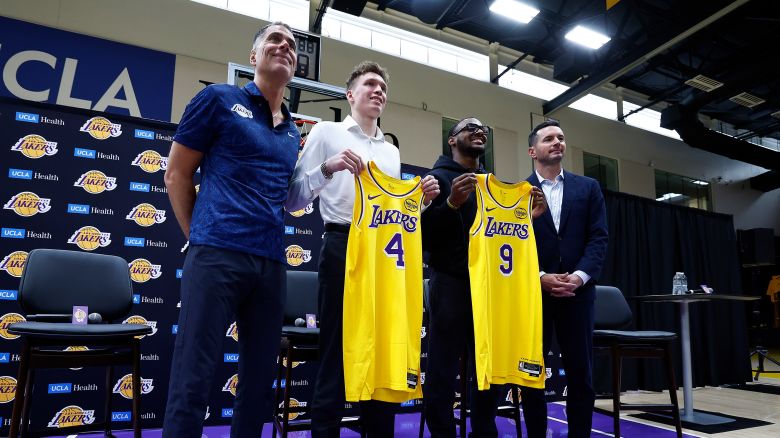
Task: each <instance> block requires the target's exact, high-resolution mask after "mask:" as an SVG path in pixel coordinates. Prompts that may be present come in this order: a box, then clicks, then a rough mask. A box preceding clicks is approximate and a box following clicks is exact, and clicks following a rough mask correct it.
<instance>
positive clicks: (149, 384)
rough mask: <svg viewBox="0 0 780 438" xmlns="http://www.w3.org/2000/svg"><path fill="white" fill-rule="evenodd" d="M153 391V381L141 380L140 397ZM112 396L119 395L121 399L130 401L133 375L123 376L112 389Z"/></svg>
mask: <svg viewBox="0 0 780 438" xmlns="http://www.w3.org/2000/svg"><path fill="white" fill-rule="evenodd" d="M153 389H154V379H144V378H141V395H144V394H149V393H150V392H152V390H153ZM113 393H114V394H119V395H121V396H122V397H124V398H126V399H128V400H132V399H133V375H132V374H125V375H124V376H123V377H122V378H120V379H119V380H118V381H117V382H116V384H115V385H114V389H113Z"/></svg>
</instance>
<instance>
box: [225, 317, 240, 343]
mask: <svg viewBox="0 0 780 438" xmlns="http://www.w3.org/2000/svg"><path fill="white" fill-rule="evenodd" d="M225 337H226V338H233V340H234V341H236V342H238V327H236V323H235V322H234V323H233V324H230V327H228V329H227V332H225Z"/></svg>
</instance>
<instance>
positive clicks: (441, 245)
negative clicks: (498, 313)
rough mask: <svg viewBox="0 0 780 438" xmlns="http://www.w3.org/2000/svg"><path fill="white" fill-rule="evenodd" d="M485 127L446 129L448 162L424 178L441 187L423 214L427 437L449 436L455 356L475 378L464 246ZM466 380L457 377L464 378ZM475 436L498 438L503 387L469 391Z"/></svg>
mask: <svg viewBox="0 0 780 438" xmlns="http://www.w3.org/2000/svg"><path fill="white" fill-rule="evenodd" d="M489 134H490V128H488V127H487V126H484V125H483V124H482V122H480V121H479V120H478V119H476V118H473V117H468V118H465V119H463V120H460V121H459V122H458V123H456V124H455V125H454V126H453V127H452V128H451V129H450V131H449V135H448V139H447V143H448V144H449V146H450V150H451V152H452V157H449V156H446V155H442V156H440V157H439V159H438V160H437V161H436V163H435V164H434V166H433V170H431V172H430V173H429V175H433V176H434V177H435V178H436V179H437V180H438V181H439V189H440V195H439V196H438V197H437V198H435V199H434V200H433V202H432V203H431V205H430V207H428V208H427V209H426V210H425V211H423V213H422V229H423V250H425V251H426V252H427V253H428V255H429V257H428V266H429V267H430V268H431V278H430V281H429V296H428V312H429V313H428V321H429V326H430V330H429V337H428V366H427V371H426V374H425V386H424V400H425V418H426V421H427V423H428V429H429V430H430V432H431V436H432V437H454V436H455V421H454V418H453V412H452V406H453V402H454V395H455V379H456V377H457V374H458V358H459V357H460V356H461V355H462V354H463V353H464V351H466V352H467V354H468V361H469V362H470V367H469V368H470V369H469V370H468V371H467V373H468V375H469V376H473V375H474V324H473V323H472V313H471V287H470V284H469V267H468V242H469V238H468V235H469V228H470V227H471V224H472V222H474V217H475V216H476V213H477V202H476V198H475V196H474V195H473V192H474V190H475V187H476V183H477V178H476V175H475V174H476V173H485V170H484V169H483V168H482V166H481V165H480V164H479V157H480V156H481V155H482V154H484V153H485V145H486V144H487V141H488V135H489ZM534 199H535V201H534V208H533V212H532V215H533V217H537V216H539V215H541V214H542V212H543V211H544V210H545V204H544V195H543V194H542V191H541V190H539V189H538V188H535V189H534ZM464 377H465V376H462V378H464ZM470 388H471V397H470V398H469V399H470V401H471V402H470V406H471V429H472V433H471V436H472V437H495V436H498V430H497V428H496V423H495V417H496V411H497V406H498V395H499V392H500V386H493V387H491V389H490V390H487V391H478V390H477V383H476V381H475V380H472V382H471V385H470Z"/></svg>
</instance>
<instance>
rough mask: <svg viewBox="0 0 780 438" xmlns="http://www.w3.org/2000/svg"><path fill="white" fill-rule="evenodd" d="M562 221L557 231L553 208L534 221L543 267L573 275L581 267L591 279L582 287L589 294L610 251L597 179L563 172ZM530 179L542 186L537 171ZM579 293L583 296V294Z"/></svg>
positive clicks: (529, 180)
mask: <svg viewBox="0 0 780 438" xmlns="http://www.w3.org/2000/svg"><path fill="white" fill-rule="evenodd" d="M563 178H564V179H563V201H562V205H561V222H560V226H559V229H558V231H555V224H554V223H553V219H552V214H551V213H550V209H549V208H548V209H547V211H545V212H544V214H543V215H541V216H540V217H539V218H537V219H535V220H534V234H535V235H536V250H537V253H538V255H539V269H540V270H542V271H544V272H547V273H551V274H554V273H563V272H568V273H569V274H571V273H573V272H574V271H577V270H580V271H583V272H585V273H586V274H588V275H590V277H591V279H590V280H589V281H588V283H587V284H584V285H583V286H582V287H581V288H580V289H581V290H582V292H585V294H586V295H590V294H589V293H588V292H591V291H592V290H593V286H595V284H596V282H597V281H598V278H599V276H600V275H601V267H602V265H603V264H604V256H605V255H606V253H607V241H608V236H607V213H606V206H605V204H604V196H603V195H602V194H601V188H600V187H599V184H598V182H596V180H594V179H593V178H588V177H586V176H580V175H575V174H573V173H570V172H567V171H565V170H564V171H563ZM527 181H528V182H530V183H531V184H533V185H535V186H536V187H540V188H541V185H540V183H539V179H538V178H537V177H536V172H534V173H532V174H531V176H529V177H528V180H527ZM577 295H580V294H579V293H578V294H577Z"/></svg>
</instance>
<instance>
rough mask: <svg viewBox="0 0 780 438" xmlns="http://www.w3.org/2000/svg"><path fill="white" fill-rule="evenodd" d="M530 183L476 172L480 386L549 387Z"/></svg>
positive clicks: (474, 289) (473, 251) (474, 264)
mask: <svg viewBox="0 0 780 438" xmlns="http://www.w3.org/2000/svg"><path fill="white" fill-rule="evenodd" d="M532 187H533V186H532V185H531V184H530V183H528V182H521V183H517V184H506V183H503V182H501V181H499V180H498V179H496V177H495V176H494V175H493V174H484V175H477V189H476V198H477V215H476V217H475V218H474V223H473V224H472V225H471V230H470V235H469V277H470V281H471V306H472V311H473V315H474V343H475V356H474V357H475V358H476V360H475V362H476V373H477V386H478V387H479V389H480V390H484V389H487V388H488V387H489V386H490V385H491V384H494V385H495V384H504V383H514V384H517V385H524V386H529V387H532V388H544V379H545V370H544V354H543V347H542V290H541V283H540V281H539V261H538V258H537V254H536V240H535V237H534V229H533V225H532V222H531V198H532V196H531V188H532Z"/></svg>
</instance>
